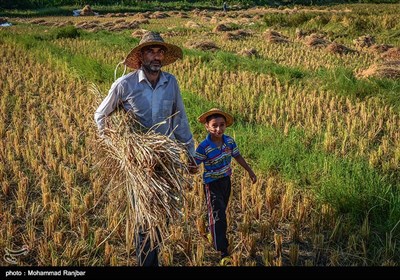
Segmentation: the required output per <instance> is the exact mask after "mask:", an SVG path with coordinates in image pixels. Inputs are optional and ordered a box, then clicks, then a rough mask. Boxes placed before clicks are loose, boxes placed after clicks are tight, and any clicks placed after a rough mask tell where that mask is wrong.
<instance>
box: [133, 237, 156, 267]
mask: <svg viewBox="0 0 400 280" xmlns="http://www.w3.org/2000/svg"><path fill="white" fill-rule="evenodd" d="M135 244H136V256H137V261H138V266H159V265H158V246H156V245H157V244H154V248H153V250H151V249H150V248H151V246H150V236H149V234H147V233H144V232H143V231H142V229H140V230H139V232H138V233H137V234H136V237H135Z"/></svg>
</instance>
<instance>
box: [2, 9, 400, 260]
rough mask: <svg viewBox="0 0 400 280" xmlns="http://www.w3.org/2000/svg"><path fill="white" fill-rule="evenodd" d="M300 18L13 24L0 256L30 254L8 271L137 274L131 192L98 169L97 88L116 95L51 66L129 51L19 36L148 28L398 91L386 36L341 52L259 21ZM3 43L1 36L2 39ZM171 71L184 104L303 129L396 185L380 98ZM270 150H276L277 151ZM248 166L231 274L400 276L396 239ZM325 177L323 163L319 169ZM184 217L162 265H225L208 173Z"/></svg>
mask: <svg viewBox="0 0 400 280" xmlns="http://www.w3.org/2000/svg"><path fill="white" fill-rule="evenodd" d="M354 8H355V6H352V9H354ZM352 9H349V8H346V9H344V8H340V9H333V8H321V9H319V10H316V9H315V10H314V11H313V12H318V13H320V14H321V15H323V14H327V15H329V16H330V19H331V21H335V20H336V21H337V22H340V23H341V24H346V20H349V17H350V15H352ZM300 12H310V10H309V9H304V11H301V10H299V9H298V8H297V9H263V8H258V9H251V10H248V11H232V12H229V13H227V14H223V13H220V12H212V11H191V12H181V11H179V12H178V11H177V12H154V13H151V12H148V13H138V14H127V15H124V14H120V15H104V16H101V17H44V18H35V19H30V18H15V19H10V21H11V22H15V23H16V24H15V25H14V26H12V27H10V28H12V32H15V34H16V36H15V38H14V37H12V36H11V37H10V36H8V37H4V38H2V37H0V45H1V48H0V52H1V56H0V57H1V58H0V59H1V70H0V90H1V92H0V93H1V94H0V138H1V140H2V141H0V159H1V163H0V184H1V192H0V219H1V223H2V225H3V226H2V228H1V229H0V247H1V248H8V249H11V250H18V249H20V248H22V247H23V246H24V245H26V246H28V248H29V251H28V252H27V254H21V255H16V256H14V257H13V258H6V256H5V257H4V258H3V259H1V261H0V263H1V264H2V265H9V264H12V262H15V264H17V265H28V266H29V265H39V266H44V265H48V266H58V265H61V266H65V265H80V266H104V265H112V266H121V265H128V266H133V265H135V264H136V260H135V252H134V244H133V231H132V224H131V222H130V219H129V213H128V211H127V210H128V208H127V206H128V204H127V201H126V196H125V195H124V189H123V188H118V186H114V185H110V184H109V182H108V180H107V174H105V175H106V176H104V174H101V173H102V172H101V170H99V168H98V167H97V163H98V161H99V155H100V153H99V151H98V147H97V143H96V141H97V132H96V128H95V124H94V121H93V113H94V110H95V108H96V107H97V105H98V102H99V97H98V96H95V95H94V94H93V93H92V92H91V91H90V88H91V84H92V83H93V82H95V83H97V84H98V86H99V88H100V89H101V90H102V91H103V92H104V94H106V91H107V89H108V87H109V86H110V83H109V82H107V81H91V80H90V79H88V78H87V77H86V78H85V77H82V76H81V75H80V73H79V71H75V70H76V69H75V70H74V69H73V67H71V65H70V64H69V63H70V62H68V61H65V62H63V61H62V57H61V58H60V57H58V58H57V56H56V55H55V54H54V53H55V51H54V50H60V49H62V50H65V52H68V53H72V54H74V55H77V56H81V57H83V58H85V57H86V58H87V59H90V60H95V61H97V62H98V63H100V64H102V65H110V66H115V65H116V64H117V63H118V62H119V61H121V60H122V59H123V58H124V56H125V55H126V53H127V50H126V49H123V48H121V47H119V46H118V45H117V44H115V45H112V43H111V45H110V44H105V43H104V42H103V41H101V40H96V39H90V38H89V39H86V38H85V37H83V38H77V39H70V38H60V39H57V40H51V41H49V42H48V45H46V46H48V47H45V48H44V49H42V48H41V47H37V46H35V45H32V46H29V47H26V46H27V45H26V44H25V45H24V42H23V41H22V40H21V39H20V38H21V37H20V35H23V34H28V33H29V32H30V31H34V32H39V33H42V34H46V33H48V32H52V30H54V29H56V28H59V27H60V26H63V25H67V24H73V25H75V26H76V27H77V28H79V29H83V30H85V32H86V31H88V32H93V33H96V32H100V30H108V31H110V32H115V33H116V34H121V36H139V37H140V34H142V33H141V32H143V30H154V31H159V32H161V33H162V34H163V36H164V38H165V40H167V41H168V42H171V43H175V44H177V45H179V46H181V47H183V48H185V50H186V49H187V50H193V49H202V50H203V51H205V52H211V53H213V51H214V50H216V49H219V50H222V51H224V52H230V53H232V54H234V55H235V57H238V58H240V59H244V60H243V61H246V59H249V60H250V59H254V61H255V62H254V63H256V61H258V60H257V59H265V60H269V61H273V62H274V63H276V64H277V65H280V66H282V67H288V68H296V67H299V68H301V69H302V71H305V72H313V71H317V70H318V69H320V68H324V69H327V71H330V70H334V69H337V68H339V67H347V68H349V69H352V70H353V71H354V73H356V74H357V75H359V76H357V77H359V79H363V75H362V74H363V71H365V70H367V69H368V68H369V67H371V66H373V65H375V67H378V66H379V67H380V66H382V65H386V66H385V67H386V68H385V69H389V70H387V71H386V70H385V71H386V72H385V71H383V70H382V71H381V72H379V71H378V72H373V74H375V73H378V74H379V73H383V74H382V75H384V74H385V75H386V73H387V72H388V71H389V72H390V73H391V75H392V76H391V77H390V78H393V77H394V79H396V77H397V79H398V77H399V74H398V72H396V69H397V71H399V68H398V67H399V65H400V62H399V57H398V56H396V50H397V51H398V46H397V47H396V46H395V45H394V46H391V47H390V48H387V50H386V51H382V49H384V47H383V45H384V44H387V43H390V42H387V39H386V38H384V37H383V35H377V36H376V41H375V42H374V44H370V45H369V46H366V45H363V44H362V43H360V42H361V41H356V39H358V38H351V39H349V38H345V39H343V40H340V38H339V40H335V44H336V45H335V44H333V45H332V41H334V39H335V38H334V35H335V33H333V34H329V33H328V34H319V33H318V31H315V32H313V31H314V30H305V31H304V32H305V34H303V33H301V30H294V29H290V28H287V29H285V28H281V29H279V28H275V30H273V29H272V28H269V27H267V26H265V24H264V23H263V17H264V15H265V14H267V13H282V14H286V15H288V14H295V13H300ZM376 17H377V18H376V20H380V21H381V22H385V20H386V22H387V25H388V26H389V25H390V24H392V23H391V22H392V21H391V19H392V14H391V13H388V14H387V15H385V14H382V15H378V16H376ZM0 32H2V33H1V34H2V35H4V33H3V30H0ZM4 32H6V31H4ZM131 34H132V35H131ZM17 35H18V36H17ZM366 35H367V34H366ZM353 39H354V40H355V41H353ZM364 39H365V41H367V39H366V38H364ZM360 40H361V39H360ZM379 40H380V41H379ZM338 44H340V46H339V45H338ZM367 45H368V44H367ZM40 46H43V45H40ZM344 47H346V48H347V49H346V48H344ZM252 49H253V50H252ZM389 51H390V53H389V54H388V52H389ZM397 55H398V54H397ZM251 57H254V58H251ZM388 63H389V64H388ZM396 63H397V64H396ZM387 65H389V66H387ZM379 67H378V68H379ZM388 67H389V68H388ZM396 67H397V68H396ZM379 69H382V68H379ZM393 69H394V70H393ZM166 70H167V71H169V72H171V73H173V74H175V75H176V77H177V79H178V81H179V83H180V85H181V88H182V89H183V91H184V94H185V92H190V93H191V94H193V95H194V96H198V98H199V99H200V100H204V101H205V102H210V101H213V102H216V103H217V104H223V107H224V108H225V109H227V110H229V111H231V112H232V113H233V114H234V115H235V116H240V118H239V119H241V120H243V122H248V123H251V124H257V125H261V126H270V127H273V128H275V129H277V130H279V131H281V134H282V135H284V136H288V135H290V131H291V130H292V129H300V130H302V131H304V139H302V140H301V141H302V143H305V144H307V143H311V142H313V141H314V140H315V139H316V138H318V139H321V140H320V142H319V144H318V145H319V146H318V147H319V149H320V150H321V151H323V152H326V153H327V154H329V155H332V156H335V157H338V158H345V159H349V160H353V159H355V160H363V161H366V162H368V164H369V166H370V167H371V168H375V169H376V170H378V171H379V172H381V173H382V174H384V175H385V174H386V175H388V176H390V174H396V173H397V172H398V170H399V161H400V132H399V129H398V127H399V126H400V118H399V111H398V109H396V108H395V107H393V106H390V105H388V104H387V103H385V101H384V100H382V99H380V98H378V97H372V98H367V99H358V98H350V97H346V96H342V95H338V94H337V93H336V92H335V91H333V90H331V89H329V88H324V82H325V81H324V80H323V79H321V80H320V79H318V77H315V76H311V78H307V79H304V80H303V81H302V82H298V83H292V82H290V80H285V79H283V80H282V79H280V77H279V75H273V74H271V73H269V72H263V71H262V70H260V72H255V71H250V70H246V69H236V70H229V69H228V70H224V69H221V68H213V67H212V66H210V65H209V63H208V61H205V60H204V59H202V58H200V57H198V56H196V53H195V52H193V53H190V52H189V53H188V55H185V57H184V59H183V60H181V61H178V62H177V63H175V64H173V65H171V66H168V68H166ZM393 73H394V74H393ZM396 73H397V74H396ZM396 75H397V76H396ZM110 78H111V77H110ZM184 97H185V95H184ZM185 102H188V103H187V104H186V107H187V108H188V110H195V106H196V104H195V102H193V101H191V99H190V98H189V97H187V99H185ZM189 115H190V114H189ZM230 133H231V134H232V135H234V134H235V133H236V132H235V131H234V130H231V131H230ZM238 133H239V132H238ZM203 134H204V133H203ZM203 134H201V135H198V134H196V140H197V141H200V140H201V139H202V138H203V136H204V135H203ZM261 143H262V145H268V139H266V140H265V142H263V141H261ZM239 145H240V144H239ZM260 148H261V146H260ZM252 163H253V164H254V169H255V170H257V172H256V173H257V175H258V177H259V181H258V182H257V184H255V185H251V183H250V180H249V178H247V177H246V176H245V174H244V173H243V171H242V170H241V169H240V168H238V167H237V166H236V165H234V166H233V168H234V175H233V193H232V197H231V202H230V206H229V210H228V223H229V224H228V234H229V239H230V244H231V248H230V249H231V252H232V259H233V263H232V265H235V266H255V265H267V266H269V265H272V266H281V265H285V266H286V265H301V266H315V265H332V266H335V265H367V264H371V263H373V264H379V265H397V264H398V263H397V262H396V257H395V256H396V252H398V244H397V243H398V242H397V243H396V241H398V237H397V236H396V235H392V232H388V233H387V235H386V237H385V236H384V237H383V239H382V240H381V241H382V244H380V245H376V244H375V243H374V244H372V243H371V242H370V240H371V237H372V235H374V234H375V233H374V232H373V231H371V225H370V222H369V217H368V215H366V216H365V218H364V219H363V221H362V222H361V223H360V226H359V227H358V228H357V229H356V230H354V227H353V226H354V225H352V224H351V221H349V220H347V218H346V216H345V215H341V213H340V211H339V209H335V208H334V207H333V206H332V205H330V204H329V203H325V202H324V203H320V201H318V200H317V199H316V196H315V194H314V193H313V191H312V187H313V186H312V185H311V186H309V187H306V188H305V187H304V186H302V185H301V183H300V182H298V181H296V180H290V179H287V178H285V176H284V175H283V174H281V173H280V172H279V170H263V169H259V168H257V162H252ZM329 168H330V166H328V165H327V166H324V167H322V170H325V169H329ZM394 187H395V188H398V184H397V186H394ZM183 213H184V217H183V218H182V220H179V221H175V222H173V223H171V225H170V232H171V236H170V238H169V239H168V240H167V241H166V243H165V246H164V247H163V248H162V250H161V255H160V259H161V261H162V264H163V265H164V266H204V265H207V266H214V265H218V254H217V252H215V251H214V250H213V249H212V247H211V245H210V244H209V243H208V241H207V240H206V239H205V238H204V237H203V235H204V233H205V228H206V225H205V217H204V213H205V205H204V198H203V190H202V185H201V176H200V175H198V176H196V177H195V178H194V184H193V186H192V188H191V190H188V192H187V201H186V203H185V206H184V209H183ZM373 246H375V247H376V249H375V253H376V256H375V257H374V259H371V256H370V253H369V249H370V248H371V247H373Z"/></svg>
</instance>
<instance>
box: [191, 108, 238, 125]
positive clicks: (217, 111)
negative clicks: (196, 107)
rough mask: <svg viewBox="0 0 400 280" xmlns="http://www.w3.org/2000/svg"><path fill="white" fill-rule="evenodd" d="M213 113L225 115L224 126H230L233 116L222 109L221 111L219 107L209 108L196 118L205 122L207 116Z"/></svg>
mask: <svg viewBox="0 0 400 280" xmlns="http://www.w3.org/2000/svg"><path fill="white" fill-rule="evenodd" d="M214 114H220V115H223V116H224V117H225V119H226V127H228V126H231V125H232V124H233V116H232V115H231V114H228V113H225V112H224V111H221V110H219V109H211V110H210V111H208V112H205V113H203V114H202V115H201V116H200V117H199V118H198V121H199V122H201V123H204V124H205V123H206V121H207V117H209V116H211V115H214Z"/></svg>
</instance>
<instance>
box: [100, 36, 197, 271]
mask: <svg viewBox="0 0 400 280" xmlns="http://www.w3.org/2000/svg"><path fill="white" fill-rule="evenodd" d="M182 56H183V55H182V50H181V49H180V48H179V47H178V46H175V45H172V44H168V43H165V42H164V40H163V39H162V38H161V36H160V34H158V33H155V32H148V33H146V34H145V35H143V38H142V40H141V41H140V43H139V45H138V46H137V47H135V48H133V49H132V50H131V52H130V53H129V54H128V56H127V57H126V59H125V60H124V64H125V65H126V66H128V67H130V68H133V69H136V70H135V71H133V72H131V73H129V74H127V75H124V76H122V77H120V78H119V79H117V80H116V81H115V82H114V83H113V84H112V86H111V88H110V90H109V92H108V95H107V97H106V98H105V99H104V100H103V102H102V103H101V104H100V106H99V107H98V108H97V110H96V112H95V114H94V118H95V121H96V123H97V126H98V129H99V131H100V133H101V134H102V131H103V130H104V127H105V119H106V117H107V116H108V115H110V114H111V113H112V112H113V111H114V110H115V109H116V108H117V107H118V106H120V105H122V107H123V108H124V109H125V111H127V112H131V113H133V115H134V116H135V117H136V118H137V120H138V121H139V122H140V123H141V124H142V125H143V126H145V127H147V128H152V129H154V131H155V132H157V133H160V134H164V135H169V136H170V137H171V138H172V139H175V140H176V141H179V142H181V143H184V144H185V145H186V147H187V150H188V153H189V155H190V156H189V159H190V160H189V161H190V162H189V171H190V172H191V173H196V172H197V170H198V167H197V166H196V163H195V161H194V159H193V156H194V155H195V149H194V140H193V136H192V133H191V131H190V128H189V122H188V119H187V116H186V112H185V108H184V104H183V101H182V96H181V93H180V89H179V86H178V83H177V81H176V78H175V77H174V76H173V75H172V74H170V73H167V72H164V71H161V67H162V66H164V65H168V64H171V63H173V62H175V61H176V60H177V59H179V58H182ZM163 121H165V123H163V124H161V125H156V124H159V123H160V122H163ZM155 125H156V126H155ZM153 126H154V127H153ZM135 240H136V254H137V257H138V265H140V266H158V248H157V246H154V247H153V249H151V248H150V247H151V246H150V238H146V235H145V234H144V232H143V231H140V232H139V234H138V235H137V236H136V238H135Z"/></svg>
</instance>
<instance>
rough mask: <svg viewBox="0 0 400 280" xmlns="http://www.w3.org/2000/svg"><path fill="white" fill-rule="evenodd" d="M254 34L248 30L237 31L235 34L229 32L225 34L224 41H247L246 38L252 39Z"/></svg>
mask: <svg viewBox="0 0 400 280" xmlns="http://www.w3.org/2000/svg"><path fill="white" fill-rule="evenodd" d="M251 35H252V33H251V32H250V31H247V30H242V29H239V30H236V31H233V32H227V33H225V34H224V39H226V40H240V39H245V38H246V37H250V36H251Z"/></svg>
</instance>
